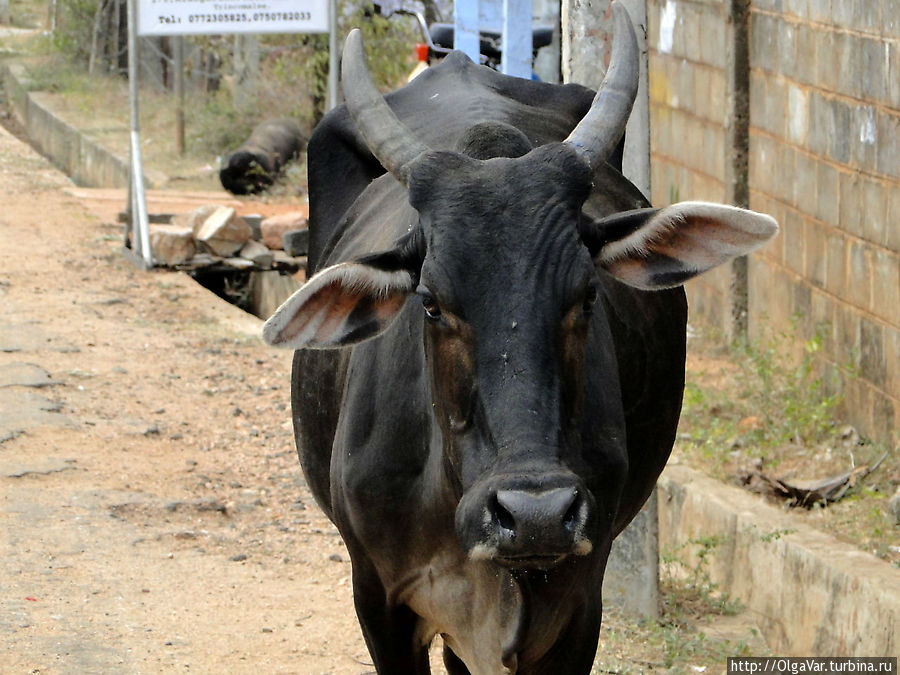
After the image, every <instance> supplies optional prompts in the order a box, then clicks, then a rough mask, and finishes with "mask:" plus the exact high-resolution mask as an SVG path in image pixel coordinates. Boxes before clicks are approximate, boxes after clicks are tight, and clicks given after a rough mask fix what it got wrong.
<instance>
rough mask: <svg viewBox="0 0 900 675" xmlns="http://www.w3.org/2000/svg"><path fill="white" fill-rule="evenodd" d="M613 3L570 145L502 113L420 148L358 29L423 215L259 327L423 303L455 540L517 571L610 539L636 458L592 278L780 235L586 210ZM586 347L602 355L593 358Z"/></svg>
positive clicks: (617, 88)
mask: <svg viewBox="0 0 900 675" xmlns="http://www.w3.org/2000/svg"><path fill="white" fill-rule="evenodd" d="M614 11H615V19H616V33H615V41H614V45H613V54H612V59H611V64H610V68H609V70H608V72H607V75H606V77H605V79H604V81H603V83H602V85H601V86H600V89H599V91H598V93H597V95H596V98H595V99H594V103H593V105H592V108H591V110H590V111H589V112H588V114H587V115H586V116H585V117H584V119H583V120H582V121H581V122H580V123H579V124H578V125H577V127H576V128H575V129H574V130H573V131H572V132H571V134H570V135H569V137H568V138H567V139H566V140H565V141H563V142H561V143H553V144H549V145H544V146H541V147H537V148H532V147H531V144H530V142H529V141H528V139H527V138H526V137H525V136H524V135H523V134H521V133H520V132H518V131H516V130H515V129H513V128H512V127H508V126H504V125H496V124H488V125H479V126H478V127H476V128H474V129H473V130H471V131H470V132H469V133H468V134H467V135H466V137H465V138H463V139H462V140H461V141H460V145H459V146H458V148H457V151H455V152H450V151H433V150H432V149H430V148H428V147H426V146H425V145H423V144H422V143H421V142H419V141H418V140H417V139H416V138H415V137H414V136H413V135H412V134H411V132H410V131H409V130H408V129H407V128H406V127H405V126H404V125H403V124H402V123H401V122H400V121H399V120H398V119H397V117H396V116H395V115H394V113H393V112H392V111H391V109H390V108H389V107H388V105H387V104H386V102H385V101H384V99H383V97H382V96H381V95H380V94H379V93H378V91H377V90H376V88H375V87H374V85H373V84H372V82H371V79H370V77H369V74H368V71H367V69H366V67H365V62H364V55H363V48H362V42H361V37H360V34H359V32H358V31H354V32H353V33H351V34H350V36H349V37H348V38H347V43H346V46H345V53H344V60H343V64H344V65H343V81H344V92H345V95H346V98H347V106H348V109H349V111H350V114H351V116H352V118H353V120H354V121H355V123H356V126H357V128H358V130H359V132H360V133H361V135H362V136H363V138H364V139H365V141H366V143H367V144H368V147H369V149H370V150H371V152H372V153H373V155H374V156H375V157H377V158H378V160H379V161H380V162H381V164H382V165H383V166H384V167H385V168H386V169H387V170H388V171H389V172H390V173H391V174H392V175H393V176H394V178H396V179H397V180H398V181H400V182H401V183H402V184H403V185H405V186H406V187H407V189H408V194H409V202H410V204H411V205H412V207H413V208H414V209H415V210H416V211H417V212H418V216H419V219H418V225H417V226H416V227H414V228H413V229H412V231H411V232H410V233H409V234H408V235H407V236H406V237H405V238H403V239H402V240H401V241H400V242H399V243H398V244H397V246H396V247H395V248H394V249H393V250H391V251H387V252H384V253H379V254H375V255H372V256H368V257H366V258H363V259H359V260H356V261H351V262H343V263H340V264H337V265H334V266H332V267H328V268H326V269H324V270H322V271H321V272H319V273H317V274H315V275H314V276H313V277H312V278H311V279H310V280H309V281H308V283H307V284H306V285H305V286H304V287H303V288H302V289H300V290H299V291H298V292H297V293H296V294H295V295H294V296H293V297H291V298H290V299H289V300H288V301H287V302H285V304H284V305H283V306H282V307H281V308H280V309H279V310H278V311H277V312H276V313H275V314H274V315H273V316H272V318H270V319H269V321H268V322H267V324H266V326H265V329H264V336H265V339H266V340H267V341H268V342H269V343H270V344H275V345H282V346H287V347H293V348H332V347H343V346H346V345H352V344H355V343H357V342H360V341H362V340H365V339H367V338H371V337H374V336H376V335H379V334H380V333H382V332H383V331H385V330H386V329H387V327H388V326H389V325H391V323H392V322H393V320H394V319H395V317H397V316H398V314H399V313H400V312H401V310H403V308H404V307H405V306H406V304H407V299H409V298H410V297H411V296H417V297H418V298H419V300H420V304H421V309H419V308H418V307H410V308H408V309H409V311H410V312H415V313H416V318H415V320H417V321H421V322H423V323H424V326H425V328H424V333H425V349H426V354H427V356H428V359H427V360H428V364H429V367H430V370H431V372H430V379H431V387H432V396H433V401H434V404H435V411H434V412H435V418H436V421H437V424H438V425H439V426H440V430H441V437H442V440H443V451H444V457H445V464H446V466H447V467H448V468H449V475H450V477H451V482H452V483H453V486H454V488H455V490H456V492H457V498H458V499H459V503H458V507H457V512H456V529H457V533H458V535H459V537H460V540H461V543H462V545H463V547H464V548H465V550H466V551H467V552H468V554H469V556H470V557H472V558H475V559H491V560H494V561H496V562H498V563H500V564H503V565H506V566H509V567H527V568H541V569H547V568H549V567H551V566H553V565H555V564H556V563H558V562H559V561H560V560H561V559H563V558H565V557H567V556H579V555H587V554H589V553H590V552H591V551H592V550H593V549H594V548H596V547H603V548H605V547H607V546H608V544H609V541H608V538H609V532H610V530H611V521H612V519H613V517H614V515H615V510H616V507H617V503H618V494H619V491H620V490H621V486H622V483H623V480H624V475H625V472H626V470H627V457H626V453H625V441H624V412H623V410H622V402H621V394H620V393H619V392H620V386H619V379H618V378H619V373H618V371H617V364H616V362H615V356H614V353H613V347H612V338H611V336H610V328H609V325H608V323H607V317H606V312H605V302H606V300H605V298H604V291H603V286H602V284H601V283H600V277H601V276H603V275H606V274H609V275H612V276H613V277H616V278H618V279H619V280H621V281H623V282H624V283H626V284H629V285H631V286H635V287H638V288H641V289H646V290H653V289H661V288H669V287H672V286H677V285H679V284H681V283H683V282H684V281H685V280H687V279H689V278H691V277H693V276H695V275H697V274H700V273H702V272H704V271H706V270H708V269H710V268H711V267H713V266H715V265H718V264H719V263H722V262H724V261H726V260H728V259H729V258H732V257H734V256H736V255H741V254H745V253H747V252H748V251H750V250H753V249H755V248H757V247H758V246H760V245H762V244H763V243H764V242H765V241H766V240H768V239H769V238H770V237H772V236H773V235H774V233H775V232H776V230H777V226H776V225H775V222H774V221H773V220H772V219H771V218H769V217H768V216H764V215H760V214H757V213H753V212H751V211H746V210H742V209H737V208H733V207H729V206H721V205H715V204H706V203H699V202H687V203H682V204H677V205H675V206H671V207H668V208H664V209H650V208H640V209H636V210H630V211H627V212H624V213H616V214H614V215H610V216H607V217H603V218H587V217H586V216H585V215H584V214H583V208H584V205H585V201H586V200H587V198H588V197H589V196H590V195H591V193H592V190H593V191H594V192H595V193H596V192H597V191H602V190H603V189H604V186H605V185H607V184H612V183H610V176H612V175H613V174H615V171H614V170H613V169H611V168H610V167H609V165H608V164H607V160H608V158H609V157H610V155H611V154H612V153H613V151H614V149H615V148H616V146H617V144H618V143H619V141H620V139H621V137H622V134H623V132H624V128H625V123H626V121H627V119H628V116H629V114H630V110H631V106H632V104H633V101H634V96H635V92H636V89H637V75H638V50H637V44H636V41H635V37H634V33H633V30H632V28H631V21H630V19H629V17H628V15H627V13H626V12H625V10H624V9H623V8H622V7H620V6H618V5H615V4H614ZM616 180H618V181H619V182H620V183H619V184H620V185H621V184H626V185H627V182H626V181H625V180H624V179H623V178H621V177H618V178H616ZM619 189H622V190H624V191H626V192H627V191H628V189H631V190H633V188H630V186H628V187H627V188H619ZM473 251H477V254H473ZM595 305H596V307H595ZM589 335H593V337H589ZM590 340H593V341H592V342H591V344H594V345H601V347H600V348H596V347H595V348H593V349H591V350H587V349H586V345H587V344H588V342H589V341H590ZM586 360H587V361H588V362H587V363H586ZM586 368H588V369H602V370H604V372H606V373H607V375H606V376H605V380H604V382H605V383H608V385H609V386H608V387H606V388H605V389H604V390H602V391H601V390H592V391H590V392H589V396H586V395H585V386H586V385H585V378H584V376H583V373H584V372H585V370H586ZM626 375H627V374H626ZM598 399H599V400H598ZM585 400H589V401H590V402H591V404H592V405H591V410H588V411H586V410H585V403H584V401H585ZM587 418H590V419H589V420H587ZM585 430H588V431H590V432H591V433H592V434H593V435H599V436H601V437H602V439H603V440H602V445H603V447H604V452H603V458H600V459H598V458H597V457H592V458H590V460H587V459H586V458H585V457H583V456H582V454H583V453H582V447H581V445H582V442H581V438H582V436H583V433H584V432H585ZM601 533H602V534H601ZM598 538H600V539H601V540H598Z"/></svg>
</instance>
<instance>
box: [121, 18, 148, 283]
mask: <svg viewBox="0 0 900 675" xmlns="http://www.w3.org/2000/svg"><path fill="white" fill-rule="evenodd" d="M136 4H137V0H128V101H129V103H130V108H131V133H130V140H131V162H130V163H129V165H128V169H129V170H128V175H129V179H128V193H129V209H128V210H129V212H130V213H131V253H132V255H133V256H134V261H135V262H136V263H137V264H138V265H139V266H140V267H142V268H144V269H150V268H151V267H153V255H152V253H151V252H150V226H149V223H148V218H147V198H146V195H145V194H144V167H143V162H142V161H141V135H140V116H139V114H138V112H139V111H138V84H137V83H138V46H137V44H138V42H137V11H136V9H137V8H136ZM125 243H126V246H127V244H128V242H127V241H126V242H125ZM126 250H127V249H126Z"/></svg>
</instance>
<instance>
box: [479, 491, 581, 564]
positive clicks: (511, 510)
mask: <svg viewBox="0 0 900 675" xmlns="http://www.w3.org/2000/svg"><path fill="white" fill-rule="evenodd" d="M488 511H489V513H490V515H491V517H492V520H493V523H494V526H495V527H496V528H497V532H496V535H497V537H496V540H495V541H496V542H497V550H496V554H495V559H496V560H497V561H498V562H501V563H504V564H507V565H514V566H522V567H542V566H549V565H552V564H555V563H556V562H559V561H560V560H562V559H563V558H564V557H565V556H566V555H568V554H570V553H586V552H587V551H585V550H583V549H584V537H583V534H584V525H585V520H586V518H587V509H586V508H585V503H584V500H583V498H582V497H581V495H580V494H579V493H578V490H577V489H576V488H574V487H560V488H554V489H550V490H545V491H541V492H535V491H528V490H498V491H497V492H496V494H495V498H494V499H493V500H492V501H491V502H490V503H489V506H488ZM588 550H589V549H588Z"/></svg>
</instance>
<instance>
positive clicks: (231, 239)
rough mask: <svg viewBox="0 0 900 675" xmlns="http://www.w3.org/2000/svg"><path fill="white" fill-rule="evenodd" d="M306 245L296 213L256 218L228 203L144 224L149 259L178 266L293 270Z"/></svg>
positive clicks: (305, 232)
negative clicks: (167, 221)
mask: <svg viewBox="0 0 900 675" xmlns="http://www.w3.org/2000/svg"><path fill="white" fill-rule="evenodd" d="M308 243H309V230H308V229H307V220H306V217H305V216H304V215H303V213H302V212H300V211H295V212H290V213H282V214H279V215H276V216H271V217H269V218H265V219H263V220H260V218H259V217H253V216H248V217H246V218H245V217H242V216H239V215H238V214H237V213H236V212H235V210H234V209H233V208H231V207H229V206H201V207H199V208H197V209H195V210H194V211H191V212H190V213H184V214H178V215H176V216H174V217H172V219H171V221H170V222H169V223H167V224H153V225H150V250H151V252H152V254H153V260H154V262H155V263H156V264H157V265H160V266H163V267H174V268H176V269H183V270H196V269H201V268H207V267H214V266H221V267H224V268H231V269H246V270H254V269H255V270H283V271H288V272H296V271H297V270H301V269H305V267H306V251H307V247H308Z"/></svg>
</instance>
